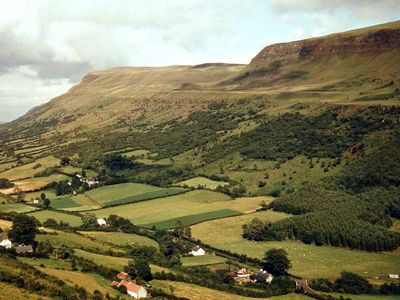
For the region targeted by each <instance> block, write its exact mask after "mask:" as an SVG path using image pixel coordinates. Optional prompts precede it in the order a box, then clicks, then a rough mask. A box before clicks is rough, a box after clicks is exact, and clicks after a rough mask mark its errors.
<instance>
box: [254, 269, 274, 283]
mask: <svg viewBox="0 0 400 300" xmlns="http://www.w3.org/2000/svg"><path fill="white" fill-rule="evenodd" d="M250 279H251V280H253V282H264V283H271V282H272V279H274V277H273V276H272V274H269V273H268V272H267V271H265V270H262V269H261V270H260V272H258V273H256V274H252V275H250Z"/></svg>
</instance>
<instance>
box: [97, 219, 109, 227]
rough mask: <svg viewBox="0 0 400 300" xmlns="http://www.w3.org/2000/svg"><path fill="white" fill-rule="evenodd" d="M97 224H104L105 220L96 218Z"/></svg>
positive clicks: (105, 223)
mask: <svg viewBox="0 0 400 300" xmlns="http://www.w3.org/2000/svg"><path fill="white" fill-rule="evenodd" d="M97 224H99V225H100V226H106V225H107V222H106V220H104V219H97Z"/></svg>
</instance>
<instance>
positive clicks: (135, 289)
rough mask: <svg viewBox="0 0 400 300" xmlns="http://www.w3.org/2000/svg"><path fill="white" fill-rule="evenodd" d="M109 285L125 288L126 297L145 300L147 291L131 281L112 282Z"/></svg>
mask: <svg viewBox="0 0 400 300" xmlns="http://www.w3.org/2000/svg"><path fill="white" fill-rule="evenodd" d="M111 285H112V286H115V287H120V286H125V287H126V291H127V293H128V295H129V296H131V297H133V298H135V299H141V298H147V290H146V289H145V288H144V287H142V286H141V285H138V284H135V283H133V282H131V281H126V280H121V281H120V282H117V281H113V282H112V283H111Z"/></svg>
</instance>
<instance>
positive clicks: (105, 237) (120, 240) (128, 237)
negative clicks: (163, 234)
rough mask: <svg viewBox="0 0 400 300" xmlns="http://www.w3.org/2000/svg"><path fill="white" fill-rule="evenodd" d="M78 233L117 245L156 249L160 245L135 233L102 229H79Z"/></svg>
mask: <svg viewBox="0 0 400 300" xmlns="http://www.w3.org/2000/svg"><path fill="white" fill-rule="evenodd" d="M80 233H81V234H83V235H87V236H89V237H92V238H94V239H96V240H99V241H103V242H107V243H111V244H115V245H118V246H125V245H131V244H136V245H139V246H143V245H144V246H151V247H154V248H157V249H158V248H159V247H160V246H159V245H158V243H157V242H156V241H155V240H152V239H150V238H148V237H145V236H141V235H137V234H131V233H124V232H104V231H81V232H80Z"/></svg>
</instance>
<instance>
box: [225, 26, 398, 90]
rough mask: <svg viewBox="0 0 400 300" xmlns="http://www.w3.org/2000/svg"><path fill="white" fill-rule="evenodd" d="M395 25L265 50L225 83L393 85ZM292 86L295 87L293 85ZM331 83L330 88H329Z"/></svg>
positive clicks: (259, 85)
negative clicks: (389, 82) (385, 83)
mask: <svg viewBox="0 0 400 300" xmlns="http://www.w3.org/2000/svg"><path fill="white" fill-rule="evenodd" d="M399 63H400V21H397V22H393V23H388V24H383V25H378V26H373V27H368V28H364V29H360V30H353V31H348V32H344V33H338V34H331V35H328V36H323V37H319V38H313V39H306V40H300V41H294V42H289V43H280V44H274V45H270V46H267V47H265V48H264V49H263V50H262V51H261V52H260V53H259V54H258V55H257V56H256V57H254V58H253V59H252V61H251V63H250V64H249V66H248V67H247V68H246V69H245V70H244V71H243V72H242V73H241V74H240V75H238V76H237V77H235V78H233V79H231V80H229V81H228V82H226V83H225V84H236V85H237V86H238V87H239V88H242V89H243V88H255V87H257V88H263V87H264V88H265V87H274V88H276V87H277V86H278V87H279V86H282V85H289V84H290V85H291V88H292V89H293V88H297V89H299V88H301V87H303V88H310V87H311V86H313V88H315V87H316V86H317V87H318V86H321V87H324V88H326V89H330V90H337V89H341V90H343V89H351V88H354V87H357V88H360V87H362V86H364V88H365V89H368V87H371V88H376V87H379V84H381V85H382V83H383V82H385V81H392V80H395V81H397V82H398V81H399V78H400V72H399V71H398V67H397V66H398V65H399ZM293 84H294V85H295V87H293ZM332 84H334V85H333V86H332Z"/></svg>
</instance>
